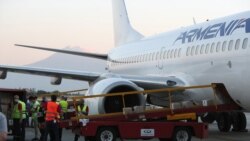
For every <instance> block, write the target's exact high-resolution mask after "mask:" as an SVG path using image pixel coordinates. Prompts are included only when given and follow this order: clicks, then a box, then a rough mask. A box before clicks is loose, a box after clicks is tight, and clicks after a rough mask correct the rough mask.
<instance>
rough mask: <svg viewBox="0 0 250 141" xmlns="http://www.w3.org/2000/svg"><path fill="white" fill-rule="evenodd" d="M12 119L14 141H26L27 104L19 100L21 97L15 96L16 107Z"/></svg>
mask: <svg viewBox="0 0 250 141" xmlns="http://www.w3.org/2000/svg"><path fill="white" fill-rule="evenodd" d="M11 117H12V119H13V127H14V128H13V135H14V136H13V137H14V138H13V140H14V141H24V140H25V124H26V123H25V119H26V104H25V103H24V102H22V101H21V100H19V96H18V95H15V96H14V106H13V109H12V113H11Z"/></svg>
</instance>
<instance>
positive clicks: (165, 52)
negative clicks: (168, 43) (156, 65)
mask: <svg viewBox="0 0 250 141" xmlns="http://www.w3.org/2000/svg"><path fill="white" fill-rule="evenodd" d="M166 54H167V51H166V50H165V51H164V54H163V59H165V58H166Z"/></svg>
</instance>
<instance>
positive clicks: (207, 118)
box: [201, 113, 216, 123]
mask: <svg viewBox="0 0 250 141" xmlns="http://www.w3.org/2000/svg"><path fill="white" fill-rule="evenodd" d="M215 119H216V113H205V114H204V115H202V116H201V121H202V122H205V123H213V122H214V121H215Z"/></svg>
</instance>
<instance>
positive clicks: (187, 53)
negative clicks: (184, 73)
mask: <svg viewBox="0 0 250 141" xmlns="http://www.w3.org/2000/svg"><path fill="white" fill-rule="evenodd" d="M189 52H190V47H188V48H187V52H186V56H188V55H189Z"/></svg>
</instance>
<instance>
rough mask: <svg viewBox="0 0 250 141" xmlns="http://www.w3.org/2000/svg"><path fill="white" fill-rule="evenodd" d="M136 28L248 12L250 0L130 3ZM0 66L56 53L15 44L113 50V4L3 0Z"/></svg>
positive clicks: (156, 28)
mask: <svg viewBox="0 0 250 141" xmlns="http://www.w3.org/2000/svg"><path fill="white" fill-rule="evenodd" d="M126 5H127V10H128V15H129V18H130V21H131V23H132V25H133V27H134V28H135V29H137V30H138V31H139V32H141V33H142V34H144V35H146V36H149V35H154V34H157V33H161V32H166V31H168V30H173V29H175V28H180V27H184V26H188V25H191V24H193V17H194V18H195V19H196V22H197V23H200V22H204V21H205V20H206V19H214V18H219V17H223V16H227V15H230V14H234V13H239V12H243V11H247V10H250V0H172V1H170V0H126ZM0 39H1V40H0V64H5V65H24V64H29V63H32V62H36V61H38V60H41V59H44V58H46V57H48V56H49V55H51V54H52V53H50V52H46V51H39V50H32V49H26V48H20V47H15V46H14V44H16V43H18V44H25V45H35V46H43V47H49V48H65V47H66V46H71V47H75V46H79V47H81V48H82V49H83V50H85V51H88V52H93V53H107V52H108V50H109V49H111V48H113V47H114V43H113V21H112V8H111V0H0Z"/></svg>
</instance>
